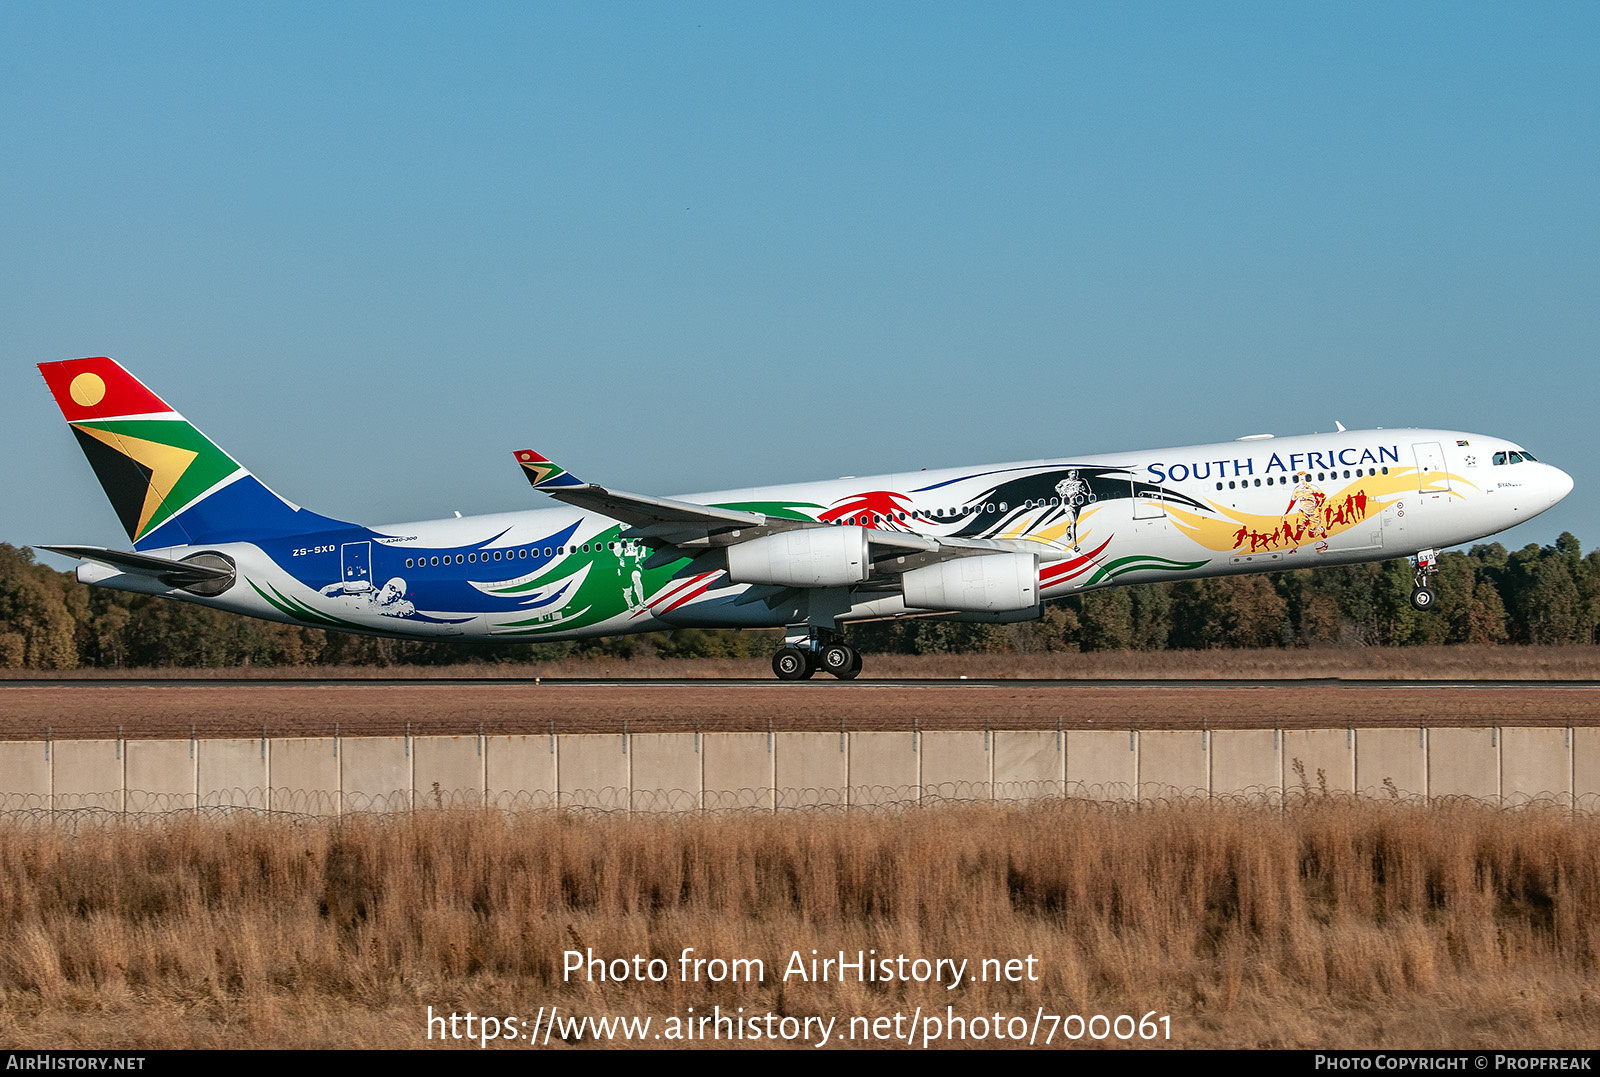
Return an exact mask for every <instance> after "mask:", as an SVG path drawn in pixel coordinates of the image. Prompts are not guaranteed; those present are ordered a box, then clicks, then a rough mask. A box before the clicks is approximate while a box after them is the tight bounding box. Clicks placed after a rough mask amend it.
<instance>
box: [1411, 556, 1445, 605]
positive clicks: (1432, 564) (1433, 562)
mask: <svg viewBox="0 0 1600 1077" xmlns="http://www.w3.org/2000/svg"><path fill="white" fill-rule="evenodd" d="M1412 560H1413V563H1414V564H1415V565H1416V567H1417V584H1416V587H1415V588H1413V589H1412V591H1411V605H1412V606H1414V607H1415V608H1416V609H1419V610H1423V611H1424V612H1426V611H1428V610H1431V609H1433V605H1434V602H1435V601H1436V600H1437V596H1435V595H1434V593H1433V588H1431V587H1429V586H1428V577H1429V576H1430V575H1432V573H1433V570H1434V569H1436V568H1438V567H1439V551H1438V550H1422V551H1419V552H1418V554H1417V556H1416V557H1415V558H1413V559H1412Z"/></svg>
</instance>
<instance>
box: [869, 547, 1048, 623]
mask: <svg viewBox="0 0 1600 1077" xmlns="http://www.w3.org/2000/svg"><path fill="white" fill-rule="evenodd" d="M900 579H901V587H902V589H903V590H904V592H905V596H906V605H907V606H914V607H916V608H918V609H925V610H964V611H970V612H980V613H987V612H994V611H998V610H1021V609H1032V608H1034V607H1036V606H1038V604H1039V559H1038V558H1037V557H1035V556H1034V555H1033V554H1031V553H995V554H984V555H982V556H980V557H958V558H956V559H954V560H951V561H940V562H939V563H938V564H934V565H926V566H924V567H922V568H914V569H912V570H911V571H910V572H907V573H906V574H905V575H904V576H902V577H901V578H900Z"/></svg>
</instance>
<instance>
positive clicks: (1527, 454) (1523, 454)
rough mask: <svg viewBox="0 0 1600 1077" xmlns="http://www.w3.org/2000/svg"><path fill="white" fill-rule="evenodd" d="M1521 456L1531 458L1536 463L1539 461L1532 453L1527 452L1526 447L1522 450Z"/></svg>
mask: <svg viewBox="0 0 1600 1077" xmlns="http://www.w3.org/2000/svg"><path fill="white" fill-rule="evenodd" d="M1522 458H1523V459H1524V460H1533V462H1534V463H1536V464H1537V463H1538V462H1539V461H1538V460H1536V459H1534V455H1533V453H1531V452H1529V451H1528V450H1527V449H1523V450H1522Z"/></svg>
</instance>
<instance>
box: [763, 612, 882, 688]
mask: <svg viewBox="0 0 1600 1077" xmlns="http://www.w3.org/2000/svg"><path fill="white" fill-rule="evenodd" d="M818 670H821V671H822V672H824V673H831V674H833V675H834V676H835V677H837V678H839V679H840V680H841V681H848V680H854V679H855V677H856V675H857V674H859V673H860V672H861V652H860V651H858V650H856V649H855V648H854V647H852V646H850V645H849V644H848V643H846V642H845V641H844V640H842V639H840V638H838V637H837V636H835V635H834V634H833V633H831V632H827V631H826V630H824V629H820V628H813V627H811V626H809V625H799V626H792V627H791V628H790V629H789V633H788V635H787V636H786V637H785V639H784V645H783V649H782V650H780V651H779V652H778V653H777V654H775V655H773V656H772V672H774V673H776V674H777V675H778V679H779V680H780V681H803V680H806V679H808V678H809V677H811V675H812V674H814V673H816V672H817V671H818Z"/></svg>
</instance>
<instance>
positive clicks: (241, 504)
mask: <svg viewBox="0 0 1600 1077" xmlns="http://www.w3.org/2000/svg"><path fill="white" fill-rule="evenodd" d="M39 372H40V373H42V374H43V375H44V380H45V384H47V385H48V386H49V387H50V392H51V393H52V394H53V395H54V396H55V398H56V404H57V405H59V406H60V408H61V414H62V415H63V416H64V417H65V418H66V420H67V424H68V425H69V426H70V427H71V428H72V433H73V436H75V437H76V438H77V440H78V445H79V447H80V448H82V449H83V454H84V456H86V457H88V458H89V464H90V466H91V467H93V468H94V472H95V475H96V476H97V477H98V478H99V479H100V485H101V486H102V487H103V488H104V489H105V492H106V496H107V497H108V498H110V499H111V507H112V508H113V509H114V510H115V511H116V514H117V518H118V519H119V520H121V521H122V526H123V528H124V530H126V531H127V532H128V537H129V538H130V539H132V540H133V545H134V549H136V550H149V549H160V548H162V547H166V546H192V545H198V544H201V543H209V542H238V541H250V540H252V539H256V538H265V537H270V536H274V535H286V534H295V533H300V532H314V531H322V530H327V529H332V528H339V527H345V526H348V525H346V524H342V523H340V522H339V521H337V520H332V519H329V518H328V517H326V516H319V515H318V514H316V513H314V512H308V511H306V510H305V509H301V508H299V507H298V506H295V505H292V504H290V503H289V502H287V501H285V500H284V499H283V498H281V497H279V496H278V495H277V494H275V493H273V492H272V491H271V490H269V489H267V488H266V487H265V486H263V485H262V484H261V482H260V481H259V480H257V479H256V478H255V477H254V476H253V475H251V474H250V472H249V471H247V470H245V468H244V467H242V466H241V465H240V464H239V462H238V461H237V460H235V459H234V458H233V457H231V456H229V455H228V454H227V453H226V452H223V451H222V449H220V448H218V447H217V445H216V443H215V442H213V441H211V439H210V438H208V437H206V436H205V435H204V434H202V433H201V432H200V431H199V430H198V429H196V428H195V427H194V425H193V424H192V423H190V422H189V421H188V420H186V419H185V418H184V417H183V416H182V415H179V414H178V413H177V412H176V411H175V410H173V408H172V406H171V405H169V404H168V403H167V402H166V401H164V400H162V399H161V398H160V397H159V396H157V395H156V394H155V393H153V392H151V391H150V390H149V389H147V388H146V387H145V386H144V385H143V384H142V383H141V382H140V381H139V379H137V378H135V377H134V376H133V375H132V374H129V373H128V372H127V371H126V370H124V369H123V368H122V367H121V366H120V365H119V364H118V363H117V362H115V361H114V360H111V359H107V358H105V357H104V356H98V357H95V358H90V359H68V360H66V361H64V362H59V363H40V364H39Z"/></svg>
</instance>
